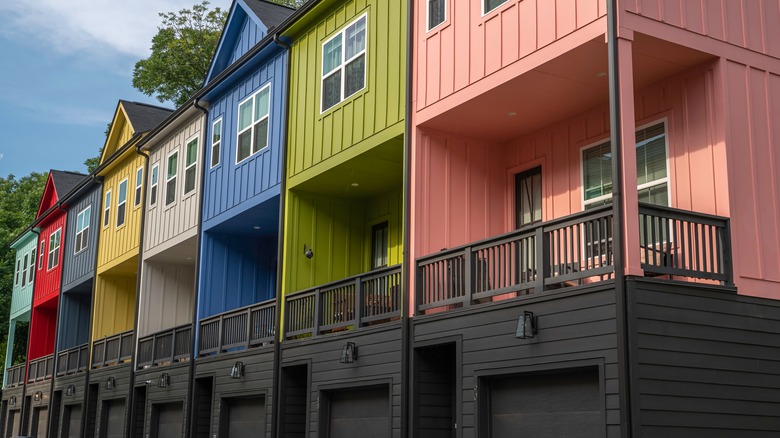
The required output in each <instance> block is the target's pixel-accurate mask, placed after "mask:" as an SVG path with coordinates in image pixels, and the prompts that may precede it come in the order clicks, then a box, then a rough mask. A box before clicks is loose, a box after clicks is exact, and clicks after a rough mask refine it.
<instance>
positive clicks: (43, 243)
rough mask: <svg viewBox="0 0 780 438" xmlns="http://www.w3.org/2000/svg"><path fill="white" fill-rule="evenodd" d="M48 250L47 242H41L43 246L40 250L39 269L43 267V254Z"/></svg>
mask: <svg viewBox="0 0 780 438" xmlns="http://www.w3.org/2000/svg"><path fill="white" fill-rule="evenodd" d="M45 251H46V242H41V248H40V249H39V250H38V269H43V255H44V254H45Z"/></svg>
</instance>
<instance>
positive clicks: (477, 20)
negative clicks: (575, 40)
mask: <svg viewBox="0 0 780 438" xmlns="http://www.w3.org/2000/svg"><path fill="white" fill-rule="evenodd" d="M447 3H448V4H447V8H448V9H447V20H446V21H445V22H444V23H443V24H442V25H440V26H438V27H436V28H434V29H432V30H431V31H430V32H427V31H426V26H427V23H426V17H427V15H426V9H425V8H426V5H427V2H423V1H419V2H415V4H416V6H417V9H416V10H415V14H414V15H415V43H414V46H415V66H416V67H415V73H414V75H415V78H416V79H417V80H416V81H415V84H416V90H415V94H416V99H417V105H416V109H417V110H418V111H419V110H421V109H423V108H425V107H427V106H429V105H431V104H434V103H436V102H438V101H440V100H442V99H444V98H445V97H447V96H450V95H453V94H455V93H457V92H458V91H460V90H462V89H464V88H467V87H468V86H470V85H473V84H476V83H478V82H480V81H482V80H489V79H488V78H489V76H490V75H491V74H493V73H495V72H497V71H499V70H501V69H502V68H505V67H507V66H509V65H510V64H513V63H515V62H517V61H518V60H521V59H523V58H525V57H527V56H528V55H530V54H532V53H534V52H536V51H537V50H540V49H542V48H543V47H545V46H547V45H549V44H551V43H553V42H555V41H556V40H559V39H561V38H563V37H564V36H566V35H568V34H571V33H572V32H575V31H576V30H578V29H581V28H583V27H585V26H586V25H588V24H590V23H592V22H594V21H596V20H597V19H599V18H600V17H602V16H604V15H606V11H607V9H606V1H605V0H510V1H509V2H507V3H505V4H503V5H501V6H499V7H498V8H496V9H495V10H493V11H491V12H490V13H488V14H486V15H485V16H484V17H483V16H482V9H481V4H482V2H481V1H479V2H476V1H452V2H447Z"/></svg>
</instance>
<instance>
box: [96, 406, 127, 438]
mask: <svg viewBox="0 0 780 438" xmlns="http://www.w3.org/2000/svg"><path fill="white" fill-rule="evenodd" d="M103 408H104V409H105V410H106V411H105V412H104V413H103V415H104V417H103V418H105V421H106V423H105V424H104V425H103V433H102V434H101V436H102V437H104V438H123V437H124V435H125V434H124V430H125V401H124V400H111V401H107V402H104V404H103Z"/></svg>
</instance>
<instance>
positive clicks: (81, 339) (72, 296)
mask: <svg viewBox="0 0 780 438" xmlns="http://www.w3.org/2000/svg"><path fill="white" fill-rule="evenodd" d="M89 285H90V287H89V291H88V292H84V293H76V292H71V293H68V292H63V295H62V297H61V298H60V309H59V316H58V322H57V325H58V326H59V327H58V329H57V330H58V334H59V336H58V337H57V351H63V350H67V349H69V348H73V347H77V346H79V345H83V344H86V343H88V342H89V320H90V316H91V315H90V312H89V311H90V307H91V305H92V294H91V293H89V292H92V287H91V285H92V282H89Z"/></svg>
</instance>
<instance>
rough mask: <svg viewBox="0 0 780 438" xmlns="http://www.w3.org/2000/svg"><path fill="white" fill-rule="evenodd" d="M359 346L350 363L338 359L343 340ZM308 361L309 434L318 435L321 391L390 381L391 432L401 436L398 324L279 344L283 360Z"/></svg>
mask: <svg viewBox="0 0 780 438" xmlns="http://www.w3.org/2000/svg"><path fill="white" fill-rule="evenodd" d="M347 341H349V342H354V343H355V345H357V347H358V359H357V360H356V361H355V362H354V363H353V364H342V363H340V357H341V349H342V347H344V345H345V344H346V342H347ZM301 361H307V362H309V364H310V365H309V391H310V392H309V406H308V420H309V423H308V436H310V437H312V438H314V437H317V436H318V434H317V431H318V427H319V424H320V423H321V422H323V421H326V419H321V418H320V417H319V415H320V412H321V411H320V410H319V409H318V400H319V399H320V397H321V395H320V391H326V390H333V389H337V388H347V387H355V386H356V385H358V386H359V385H361V383H362V384H365V385H373V384H377V383H382V384H384V383H390V388H389V391H390V396H391V403H390V406H391V409H392V417H391V424H392V435H391V436H393V437H394V438H397V437H400V436H401V329H400V326H399V325H395V324H394V326H392V327H388V328H384V329H378V330H376V331H373V330H371V331H368V333H366V332H365V331H364V332H362V333H356V332H347V333H340V334H339V335H337V336H333V337H330V338H329V339H327V340H325V339H320V340H306V341H288V342H285V343H283V344H282V364H281V366H282V367H284V366H286V365H287V364H291V365H298V364H300V363H301Z"/></svg>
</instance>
